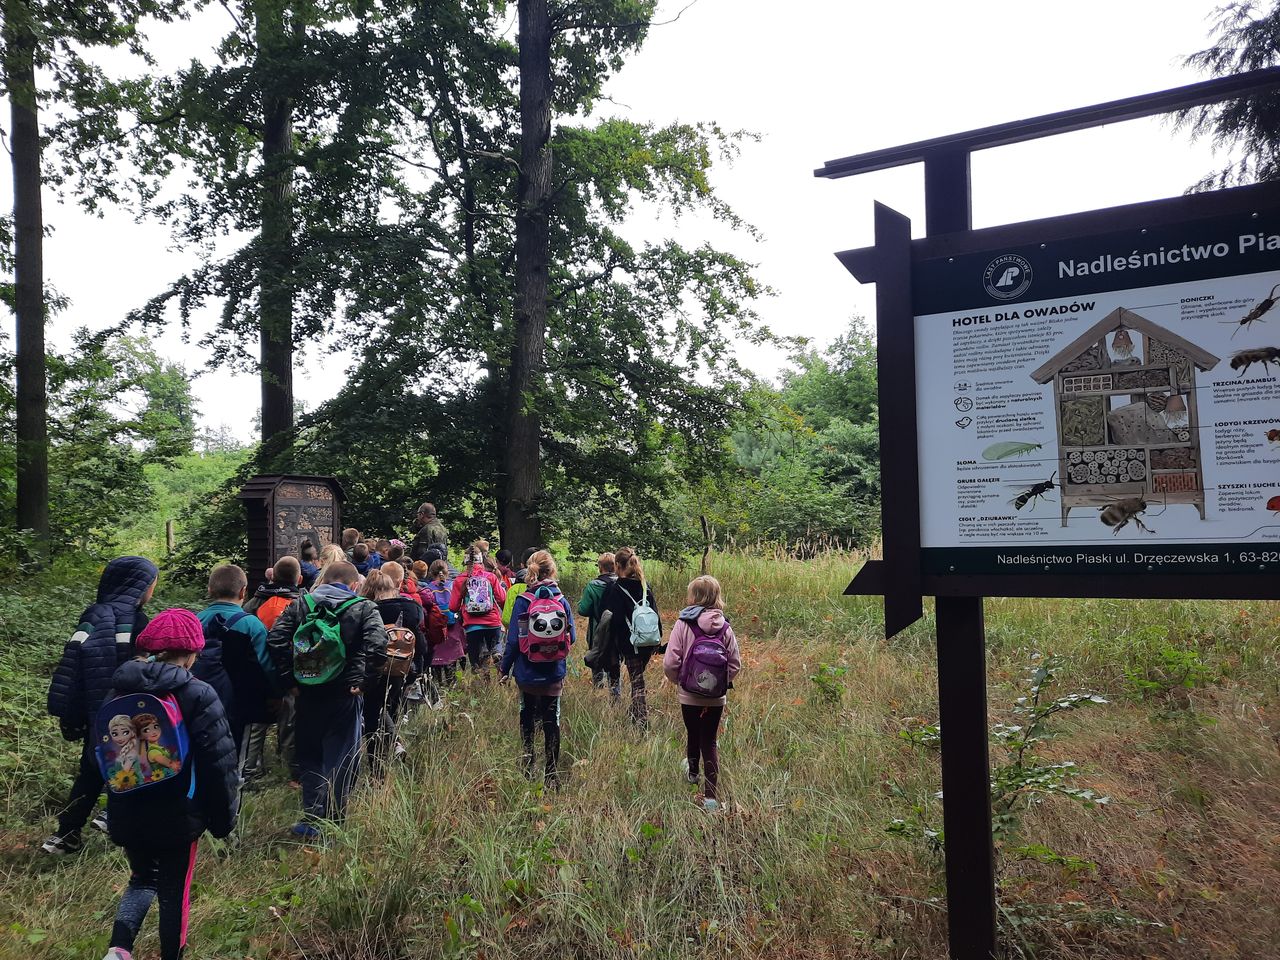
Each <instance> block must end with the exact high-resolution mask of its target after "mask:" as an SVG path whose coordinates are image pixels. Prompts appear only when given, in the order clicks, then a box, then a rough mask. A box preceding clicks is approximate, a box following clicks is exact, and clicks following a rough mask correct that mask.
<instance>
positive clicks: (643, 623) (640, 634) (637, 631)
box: [618, 579, 662, 650]
mask: <svg viewBox="0 0 1280 960" xmlns="http://www.w3.org/2000/svg"><path fill="white" fill-rule="evenodd" d="M618 589H619V590H622V588H621V587H619V588H618ZM622 592H623V593H624V594H626V597H627V599H628V600H630V601H631V604H632V606H633V607H634V608H635V609H633V610H632V611H631V646H632V648H633V649H635V650H641V649H643V648H644V647H657V646H661V644H662V621H661V620H659V619H658V611H657V610H655V609H653V607H651V606H649V587H648V585H647V584H646V583H645V582H644V580H643V579H642V580H641V581H640V599H639V600H636V598H635V597H633V596H631V594H630V593H627V591H626V590H622Z"/></svg>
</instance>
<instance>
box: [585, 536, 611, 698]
mask: <svg viewBox="0 0 1280 960" xmlns="http://www.w3.org/2000/svg"><path fill="white" fill-rule="evenodd" d="M596 567H597V568H598V569H599V571H600V572H599V575H598V576H596V577H595V579H593V580H591V581H589V582H588V583H587V585H586V587H585V588H584V589H583V591H582V600H581V601H580V602H579V603H578V613H579V614H580V615H582V616H584V617H586V618H587V649H590V648H591V645H592V643H593V642H594V640H593V638H594V637H595V635H596V627H598V626H599V625H600V618H601V617H602V616H603V615H604V595H605V593H606V592H607V591H608V589H609V588H610V587H611V586H613V584H614V582H615V581H616V580H617V579H618V575H617V574H616V573H615V572H614V556H613V554H612V553H602V554H600V557H599V559H598V560H597V561H596ZM606 676H607V677H608V678H609V689H610V691H611V692H612V693H613V696H615V697H620V696H622V670H621V667H620V666H619V663H618V661H617V660H615V661H613V669H612V670H611V671H610V670H606V669H604V668H601V669H596V670H592V671H591V680H592V682H593V683H595V685H596V686H597V687H603V686H604V681H605V677H606Z"/></svg>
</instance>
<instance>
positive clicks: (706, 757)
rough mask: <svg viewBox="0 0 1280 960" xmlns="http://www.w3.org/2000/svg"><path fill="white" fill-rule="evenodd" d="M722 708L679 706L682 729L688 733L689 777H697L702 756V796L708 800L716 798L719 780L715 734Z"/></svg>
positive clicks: (718, 726)
mask: <svg viewBox="0 0 1280 960" xmlns="http://www.w3.org/2000/svg"><path fill="white" fill-rule="evenodd" d="M723 713H724V707H691V706H689V705H688V704H683V703H682V704H680V715H681V716H682V717H683V718H684V728H685V730H686V731H688V733H689V745H688V749H687V751H686V755H687V756H688V758H689V775H690V776H692V777H696V776H697V775H698V755H699V754H701V755H702V772H703V774H704V775H705V776H706V778H707V782H706V788H705V789H704V790H703V794H704V795H705V796H706V798H707V799H708V800H714V799H715V798H716V781H717V780H718V779H719V778H720V750H719V748H718V747H717V746H716V734H718V733H719V732H720V716H721V714H723Z"/></svg>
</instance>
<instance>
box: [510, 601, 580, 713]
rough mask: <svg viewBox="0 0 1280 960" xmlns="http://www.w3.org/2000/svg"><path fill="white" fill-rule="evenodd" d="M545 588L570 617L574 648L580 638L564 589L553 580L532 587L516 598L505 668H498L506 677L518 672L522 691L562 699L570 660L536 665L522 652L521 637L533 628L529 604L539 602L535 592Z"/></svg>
mask: <svg viewBox="0 0 1280 960" xmlns="http://www.w3.org/2000/svg"><path fill="white" fill-rule="evenodd" d="M541 587H548V588H550V590H551V593H552V596H553V597H556V598H557V599H559V601H560V605H561V606H562V607H564V615H565V616H566V617H567V618H568V623H567V624H566V628H567V629H568V631H569V644H570V646H572V645H573V642H574V640H576V639H577V631H576V629H575V625H574V622H573V608H572V607H570V606H569V599H568V597H566V596H565V595H564V594H562V593H561V592H560V588H559V587H558V586H557V585H556V584H555V583H553V582H552V581H550V580H544V581H542V582H541V583H536V584H531V585H530V586H529V589H528V590H526V591H525V592H524V593H522V594H520V596H518V597H516V602H515V605H514V606H513V607H512V608H511V625H510V626H509V627H508V628H507V644H506V647H505V648H504V649H503V652H502V665H501V666H500V667H499V668H498V672H499V673H501V674H502V675H503V676H504V677H505V676H506V675H507V674H509V673H511V672H512V670H513V669H514V671H515V678H516V684H517V685H518V686H519V687H520V689H521V690H528V691H529V692H530V693H543V694H547V695H549V696H553V697H558V696H560V691H561V688H562V687H563V686H564V678H565V674H566V673H567V672H568V662H569V661H568V658H565V659H564V660H551V661H549V662H547V663H534V662H533V661H532V660H530V659H529V658H528V657H526V656H525V655H524V654H523V653H521V652H520V635H521V634H522V633H525V632H527V631H528V629H529V604H531V603H533V601H534V599H535V597H534V591H535V590H538V589H539V588H541Z"/></svg>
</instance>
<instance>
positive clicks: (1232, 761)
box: [0, 553, 1280, 960]
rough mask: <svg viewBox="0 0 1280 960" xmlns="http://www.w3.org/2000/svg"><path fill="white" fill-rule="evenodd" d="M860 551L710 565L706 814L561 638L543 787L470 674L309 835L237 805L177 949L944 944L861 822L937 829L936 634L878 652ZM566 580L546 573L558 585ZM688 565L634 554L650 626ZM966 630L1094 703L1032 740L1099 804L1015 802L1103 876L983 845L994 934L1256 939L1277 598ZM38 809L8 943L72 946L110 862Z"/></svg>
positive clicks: (106, 906)
mask: <svg viewBox="0 0 1280 960" xmlns="http://www.w3.org/2000/svg"><path fill="white" fill-rule="evenodd" d="M858 560H859V558H857V557H853V556H850V555H847V554H835V553H831V554H825V555H821V556H818V557H815V558H813V559H810V560H807V561H804V562H797V561H792V560H789V559H787V558H786V557H784V556H780V555H779V556H771V557H762V556H756V555H731V556H726V555H715V556H713V558H712V561H711V563H712V566H711V572H712V573H714V574H715V575H717V576H718V577H719V578H720V579H721V581H722V582H723V584H724V586H725V592H726V597H727V600H728V604H729V614H730V616H731V618H732V620H733V623H734V626H735V629H736V630H737V631H738V633H739V635H740V637H741V638H742V646H743V650H744V655H745V664H746V665H745V669H744V671H743V673H742V675H741V677H740V680H739V682H738V684H737V686H736V689H735V691H734V693H733V696H732V702H731V704H730V707H729V710H728V711H727V714H726V717H727V720H726V724H725V728H724V730H723V732H722V735H721V752H722V767H723V786H722V795H723V798H724V800H725V802H726V803H725V807H726V808H725V810H724V811H723V812H722V813H721V814H720V815H717V816H707V815H706V814H704V813H703V811H702V810H701V808H700V806H699V805H698V804H696V803H695V795H694V791H693V788H690V787H688V786H687V785H686V784H685V783H684V781H683V776H682V774H681V769H680V758H681V757H682V755H683V728H682V726H681V724H680V720H679V711H678V707H677V702H676V698H675V694H674V691H673V690H672V688H671V687H670V685H666V684H662V685H660V684H659V683H658V682H657V677H658V673H659V671H658V669H657V667H656V665H655V666H653V667H651V673H650V681H651V682H650V700H651V708H652V723H651V726H650V728H649V730H647V731H644V732H641V731H637V730H636V729H634V728H633V727H632V726H631V725H630V724H629V723H628V722H627V720H626V718H625V714H624V711H623V710H622V709H620V708H619V706H617V705H615V704H612V703H611V702H610V700H609V697H608V694H607V692H605V691H599V690H595V689H593V688H592V687H591V685H590V680H589V677H588V676H587V675H586V673H585V671H584V670H583V668H582V666H581V661H580V659H579V658H578V656H577V651H575V656H574V658H573V661H572V666H571V671H570V680H569V683H568V685H567V688H566V692H565V696H564V701H563V703H564V710H563V727H564V748H563V749H564V752H563V757H562V765H563V768H564V771H565V782H564V785H563V788H562V789H561V790H560V791H559V792H557V793H546V792H544V791H543V790H542V788H541V785H540V784H538V783H531V782H530V781H527V780H526V779H525V778H524V776H523V775H522V773H521V770H520V766H519V763H518V749H519V748H518V732H517V718H516V703H515V698H514V694H513V692H512V691H510V690H508V689H506V688H500V687H498V686H496V685H491V686H490V685H485V684H483V683H479V682H476V681H473V680H472V679H471V678H464V680H463V681H462V682H461V683H460V684H459V685H458V686H457V687H455V688H454V689H453V690H452V691H451V692H450V695H449V705H448V707H447V708H446V709H445V710H444V711H441V712H440V713H434V712H430V711H423V712H422V713H420V714H418V715H415V717H414V718H413V720H412V721H411V724H410V726H409V727H408V729H407V731H406V734H407V735H406V739H407V741H408V743H409V755H408V760H407V762H406V763H405V764H404V765H403V766H401V767H399V768H397V769H396V770H394V771H393V773H392V775H391V776H390V777H389V778H388V779H387V780H386V781H385V782H383V783H366V784H365V785H364V787H363V788H362V789H361V791H360V792H359V793H358V795H357V796H356V798H355V800H354V803H353V807H352V811H351V816H350V817H349V819H348V820H347V822H346V824H345V825H344V826H343V827H342V828H340V829H336V830H334V831H332V832H331V834H330V837H329V840H328V843H327V844H326V845H324V846H323V847H317V848H310V847H304V846H301V845H299V844H296V843H292V842H289V841H288V840H287V839H286V837H285V834H284V828H285V827H286V826H287V824H288V823H290V822H291V821H292V819H293V818H294V816H295V814H296V805H297V795H296V794H295V793H293V792H291V791H290V790H289V789H288V788H287V787H286V786H284V785H283V783H281V782H279V781H278V780H277V781H276V782H274V784H273V785H272V786H271V788H270V789H269V790H267V791H266V792H264V793H262V794H256V795H253V796H251V797H250V798H249V799H248V800H247V802H246V805H245V815H244V819H243V823H242V826H241V830H240V833H239V839H238V843H237V844H236V846H235V847H234V849H232V848H222V847H221V846H220V845H216V844H207V845H206V850H207V851H208V854H207V855H206V857H205V859H204V861H203V862H202V864H201V867H200V869H199V871H198V874H197V887H196V892H195V898H194V907H193V910H194V925H193V932H192V942H193V949H192V952H191V956H193V957H201V958H203V957H253V958H256V960H261V958H266V957H281V958H283V957H299V956H305V957H311V958H321V957H325V958H334V960H337V958H344V960H347V958H350V960H356V958H369V960H390V958H409V957H474V958H480V957H484V958H487V960H495V958H513V960H514V958H521V960H526V958H529V957H550V956H558V957H581V958H598V957H680V958H686V957H688V958H692V957H713V956H714V957H723V956H741V957H768V958H776V957H781V958H789V957H805V958H826V957H832V958H834V957H867V958H871V957H876V958H889V957H894V958H933V957H942V956H944V955H945V914H944V913H943V911H942V908H941V900H940V897H941V895H942V892H943V891H942V874H941V862H940V859H939V857H938V856H937V855H936V854H935V853H934V852H932V851H931V850H930V848H929V846H928V844H927V843H923V842H917V841H913V840H911V839H908V838H905V837H900V836H894V835H890V834H889V833H887V832H886V830H885V828H886V826H887V825H888V824H889V823H890V822H891V821H892V820H893V819H895V818H914V819H918V820H919V821H920V822H924V823H935V824H936V823H940V820H941V816H940V809H939V805H938V801H937V799H936V797H935V794H936V792H937V790H938V789H939V786H940V785H939V782H938V766H937V756H936V754H934V753H932V752H930V751H928V750H922V749H918V748H915V747H913V746H911V745H910V744H909V743H908V742H906V741H905V740H903V739H902V738H900V737H899V736H898V732H899V730H901V729H902V728H903V727H904V726H910V725H912V724H913V723H916V722H931V721H933V720H936V675H935V672H934V661H933V651H932V645H931V644H932V641H931V630H932V623H931V621H930V619H929V618H928V617H926V620H925V621H923V622H922V623H920V624H917V625H916V626H915V627H913V628H912V629H911V630H909V631H908V632H907V633H906V634H905V635H904V636H902V637H900V638H897V639H895V640H894V641H892V642H886V641H885V640H884V639H883V637H882V626H881V622H882V621H881V613H880V608H879V602H878V601H877V600H868V599H854V598H843V597H842V596H841V591H842V590H843V588H844V586H845V585H846V584H847V582H848V580H849V578H850V577H851V576H852V574H853V573H854V570H855V568H856V564H857V562H858ZM589 572H590V571H589V570H588V569H586V568H574V569H571V570H569V571H567V572H566V576H565V578H564V582H565V586H566V588H567V589H568V591H569V593H570V595H571V596H576V595H577V594H578V592H579V590H580V585H581V583H582V582H583V581H584V580H585V577H586V576H587V575H588V574H589ZM696 573H697V567H696V565H695V566H691V567H688V568H676V567H670V566H663V565H657V564H654V565H651V566H650V568H649V578H650V580H651V582H652V584H653V586H654V589H655V591H656V593H657V595H658V598H659V602H660V604H661V606H662V607H663V610H664V620H666V622H668V623H669V622H670V618H671V616H672V615H673V614H674V611H675V610H677V609H678V608H679V607H680V606H682V605H683V602H684V586H685V584H686V583H687V582H688V580H689V578H690V577H691V576H693V575H694V574H696ZM988 628H989V644H990V661H989V675H990V681H991V683H990V700H991V710H992V717H993V720H995V719H1005V718H1007V716H1008V711H1009V708H1010V705H1011V703H1012V700H1013V698H1014V697H1015V696H1017V695H1018V692H1019V683H1020V680H1021V678H1022V677H1023V676H1024V675H1025V673H1026V670H1027V664H1028V662H1029V660H1030V658H1031V656H1032V655H1033V654H1043V653H1047V652H1053V653H1056V654H1057V655H1059V656H1061V657H1062V658H1063V659H1064V662H1065V667H1064V671H1063V680H1062V682H1061V687H1062V692H1068V691H1069V690H1074V689H1089V690H1096V691H1099V692H1101V693H1103V694H1104V695H1106V696H1107V697H1108V699H1109V700H1110V701H1111V703H1109V704H1108V705H1105V706H1096V707H1092V708H1090V709H1089V710H1087V711H1082V712H1081V713H1079V714H1078V715H1073V716H1070V717H1068V718H1065V719H1063V720H1062V721H1061V722H1060V723H1059V724H1058V729H1059V730H1060V736H1059V737H1058V738H1057V739H1056V740H1055V741H1054V742H1053V743H1052V745H1051V746H1050V748H1049V751H1048V752H1049V753H1050V754H1052V756H1051V757H1050V759H1055V760H1068V759H1069V760H1074V761H1076V762H1077V763H1079V764H1080V766H1081V768H1082V772H1081V775H1080V777H1079V781H1080V783H1081V784H1082V785H1086V784H1087V785H1089V786H1093V787H1094V788H1096V789H1098V790H1100V791H1102V792H1104V793H1107V794H1109V795H1110V796H1111V797H1112V798H1113V800H1112V802H1111V803H1110V804H1109V805H1108V806H1107V807H1106V808H1102V809H1094V810H1087V809H1084V808H1082V807H1080V806H1078V805H1076V804H1073V803H1072V802H1071V801H1069V800H1065V799H1059V798H1055V799H1050V800H1048V801H1046V802H1044V803H1041V804H1035V805H1028V807H1027V809H1025V810H1022V811H1020V813H1021V814H1022V816H1023V828H1022V832H1021V837H1020V839H1021V840H1022V841H1024V842H1026V843H1028V844H1032V843H1034V844H1042V845H1044V846H1046V847H1048V848H1051V849H1053V850H1055V851H1058V852H1059V853H1062V854H1065V855H1069V856H1072V857H1076V858H1079V859H1080V860H1083V861H1091V862H1093V863H1094V864H1096V867H1087V866H1086V867H1071V868H1068V867H1063V866H1060V865H1056V866H1055V865H1046V864H1043V863H1037V862H1032V861H1028V860H1019V859H1013V858H1012V857H1011V856H1009V855H1008V854H1009V852H1008V851H1007V850H1006V851H1005V857H1004V859H1003V861H1002V873H1001V876H1002V880H1001V903H1002V908H1003V911H1004V912H1003V914H1002V916H1003V917H1004V930H1005V933H1006V943H1007V948H1008V950H1009V952H1010V954H1011V955H1014V956H1016V955H1023V956H1030V955H1034V956H1040V957H1062V958H1077V957H1126V958H1129V957H1132V958H1145V957H1169V958H1186V960H1190V958H1201V957H1207V956H1213V957H1215V958H1216V957H1238V958H1264V957H1267V958H1272V957H1274V956H1276V955H1277V953H1276V949H1275V948H1276V944H1277V943H1280V920H1278V919H1277V916H1276V911H1275V910H1274V891H1275V890H1276V889H1277V888H1278V886H1280V830H1277V828H1276V826H1275V825H1276V823H1278V822H1280V818H1278V817H1277V814H1280V760H1278V758H1277V751H1276V742H1275V739H1274V736H1273V732H1272V729H1271V726H1270V723H1271V720H1270V718H1271V715H1272V712H1273V711H1274V710H1275V708H1276V701H1277V686H1276V685H1277V682H1278V680H1280V669H1277V663H1276V642H1275V641H1276V634H1277V619H1276V610H1275V606H1274V605H1272V604H1208V603H1177V604H1158V603H1118V602H1110V601H1086V602H1082V601H1052V602H1049V601H1028V600H993V601H990V602H989V604H988ZM1167 649H1174V650H1186V649H1193V650H1194V651H1196V653H1197V657H1198V658H1199V662H1201V663H1203V664H1204V665H1205V667H1206V671H1207V675H1208V676H1210V677H1211V679H1207V680H1205V681H1204V682H1202V683H1200V685H1198V686H1196V687H1194V688H1191V689H1181V688H1180V689H1179V690H1174V691H1171V692H1170V693H1169V694H1162V695H1160V696H1157V697H1150V696H1149V697H1148V699H1145V700H1144V699H1140V697H1139V695H1138V693H1137V692H1136V688H1135V687H1134V685H1133V680H1132V679H1131V678H1132V677H1135V676H1138V675H1139V673H1140V672H1141V671H1144V670H1145V671H1146V673H1145V674H1142V675H1144V676H1152V675H1155V673H1154V672H1153V671H1158V668H1159V665H1160V663H1162V662H1163V661H1162V660H1161V659H1160V658H1161V656H1162V651H1164V650H1167ZM823 664H825V665H827V667H828V669H829V673H828V676H829V677H831V678H832V679H831V680H830V681H828V682H826V683H825V684H822V685H820V684H818V683H815V682H814V681H813V680H812V679H811V678H812V677H813V676H815V675H816V674H818V673H819V669H820V665H823ZM840 671H843V672H840ZM994 759H995V761H996V762H1000V761H1001V759H1002V758H1001V757H1000V755H999V753H998V751H997V752H996V754H995V756H994ZM58 763H61V764H63V766H62V767H61V769H64V770H67V769H70V763H69V761H68V760H67V758H65V757H62V758H57V757H51V758H50V764H51V766H52V765H54V764H58ZM43 826H46V824H35V823H31V824H28V825H25V826H21V825H17V824H13V823H10V824H9V826H8V828H7V829H6V830H5V836H4V840H5V847H6V850H7V852H5V853H4V854H3V857H2V859H0V892H2V893H3V894H4V898H5V900H6V901H7V904H8V905H7V907H6V908H5V910H6V913H7V916H6V917H5V926H7V927H9V929H8V932H7V934H0V952H3V953H4V955H5V956H15V957H17V956H24V957H39V958H63V957H67V958H69V957H85V956H93V951H95V950H97V951H102V950H103V949H104V948H105V943H106V931H107V928H108V926H109V922H110V913H111V911H112V909H113V908H114V904H115V899H116V897H117V895H118V892H119V890H120V888H121V887H122V885H123V883H124V880H125V874H126V870H125V867H124V864H123V858H122V857H121V856H120V854H119V853H117V852H114V851H112V850H110V849H109V848H108V847H107V844H106V842H105V841H104V840H102V839H101V838H94V839H92V840H91V842H90V844H89V847H90V849H89V850H88V852H87V853H86V854H85V855H84V856H83V857H81V858H80V859H78V860H76V861H74V862H70V863H62V864H51V863H49V862H48V861H46V860H42V859H40V858H39V857H38V855H36V854H35V853H33V852H32V851H31V846H32V845H33V843H34V842H37V841H38V839H39V837H40V835H41V827H43ZM1152 924H1154V925H1152ZM10 925H12V926H10ZM5 937H7V940H6V939H4V938H5ZM148 949H149V950H150V951H151V952H152V953H153V952H154V949H155V941H154V940H153V939H150V940H145V941H144V944H143V951H142V955H143V956H148V955H150V954H149V953H148V952H147V951H148ZM97 955H98V956H100V955H101V952H99V953H98V954H97Z"/></svg>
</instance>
